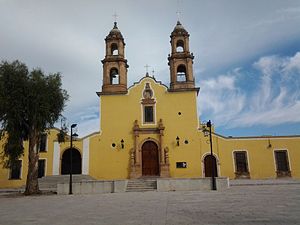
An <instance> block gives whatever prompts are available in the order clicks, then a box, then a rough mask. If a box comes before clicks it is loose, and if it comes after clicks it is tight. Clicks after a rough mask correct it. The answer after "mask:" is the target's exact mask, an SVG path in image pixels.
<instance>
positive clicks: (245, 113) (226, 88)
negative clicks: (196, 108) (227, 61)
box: [199, 52, 300, 127]
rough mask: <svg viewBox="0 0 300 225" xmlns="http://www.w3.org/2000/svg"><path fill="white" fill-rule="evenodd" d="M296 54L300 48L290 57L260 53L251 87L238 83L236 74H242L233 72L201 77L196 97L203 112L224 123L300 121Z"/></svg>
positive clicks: (299, 93) (256, 123)
mask: <svg viewBox="0 0 300 225" xmlns="http://www.w3.org/2000/svg"><path fill="white" fill-rule="evenodd" d="M299 56H300V52H297V53H296V54H295V55H294V56H292V57H280V56H266V57H261V58H260V59H259V60H258V61H257V62H255V63H253V67H254V68H255V69H256V71H255V72H256V76H257V77H256V79H257V82H256V83H255V88H254V89H253V90H245V88H247V85H246V86H238V84H237V83H238V82H236V81H237V78H239V79H243V78H242V76H237V75H236V76H233V75H232V73H229V74H227V75H221V76H219V77H216V78H211V79H209V80H204V81H203V82H201V87H202V93H201V95H200V97H199V99H200V100H199V103H200V109H201V112H202V114H203V115H209V116H210V117H211V118H212V119H213V120H215V123H216V124H218V125H221V126H222V125H223V126H225V125H226V126H227V127H246V126H252V125H278V124H282V123H288V122H300V113H299V112H300V92H299V89H298V87H299V84H300V70H298V66H299V62H300V61H299V58H300V57H299ZM239 72H240V75H243V73H245V72H247V71H243V70H239ZM289 77H293V79H289ZM246 92H249V93H250V94H249V93H246ZM246 96H248V97H246ZM203 98H204V99H203Z"/></svg>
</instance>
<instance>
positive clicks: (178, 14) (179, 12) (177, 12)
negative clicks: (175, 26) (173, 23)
mask: <svg viewBox="0 0 300 225" xmlns="http://www.w3.org/2000/svg"><path fill="white" fill-rule="evenodd" d="M179 9H180V0H177V11H176V14H177V20H178V21H179V19H180V18H179V17H180V15H181V11H180V10H179Z"/></svg>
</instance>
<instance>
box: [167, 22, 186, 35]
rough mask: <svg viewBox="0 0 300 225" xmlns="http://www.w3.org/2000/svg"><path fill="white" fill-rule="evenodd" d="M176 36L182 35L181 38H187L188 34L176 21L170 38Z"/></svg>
mask: <svg viewBox="0 0 300 225" xmlns="http://www.w3.org/2000/svg"><path fill="white" fill-rule="evenodd" d="M176 35H183V36H186V35H188V36H189V33H188V32H187V31H186V29H185V28H184V27H183V26H182V24H181V23H180V21H179V20H178V21H177V24H176V26H175V27H174V30H173V31H172V33H171V37H172V36H176Z"/></svg>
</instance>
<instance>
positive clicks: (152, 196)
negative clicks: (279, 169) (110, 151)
mask: <svg viewBox="0 0 300 225" xmlns="http://www.w3.org/2000/svg"><path fill="white" fill-rule="evenodd" d="M0 224H30V225H32V224H39V225H41V224H51V225H56V224H57V225H68V224H80V225H83V224H113V225H129V224H145V225H147V224H153V225H155V224H169V225H175V224H180V225H186V224H274V225H275V224H276V225H280V224H282V225H288V224H293V225H294V224H300V184H280V185H250V186H233V187H230V188H229V189H227V190H223V191H189V192H183V191H178V192H131V193H113V194H98V195H72V196H69V195H60V196H58V195H42V196H32V197H24V196H16V195H8V196H5V195H2V196H0Z"/></svg>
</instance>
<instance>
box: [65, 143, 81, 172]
mask: <svg viewBox="0 0 300 225" xmlns="http://www.w3.org/2000/svg"><path fill="white" fill-rule="evenodd" d="M71 152H72V174H81V155H80V152H79V151H78V150H77V149H75V148H72V149H71V148H69V149H67V150H65V151H64V153H63V155H62V159H61V174H70V164H71Z"/></svg>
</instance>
